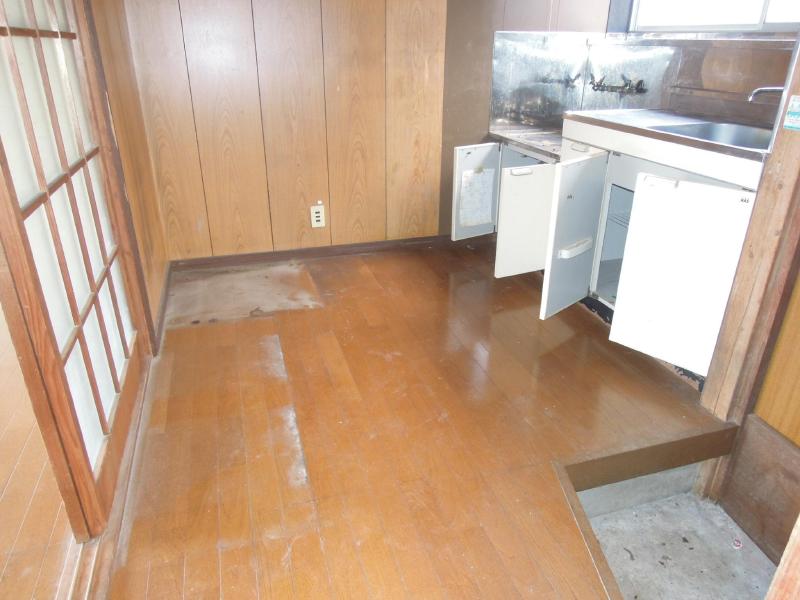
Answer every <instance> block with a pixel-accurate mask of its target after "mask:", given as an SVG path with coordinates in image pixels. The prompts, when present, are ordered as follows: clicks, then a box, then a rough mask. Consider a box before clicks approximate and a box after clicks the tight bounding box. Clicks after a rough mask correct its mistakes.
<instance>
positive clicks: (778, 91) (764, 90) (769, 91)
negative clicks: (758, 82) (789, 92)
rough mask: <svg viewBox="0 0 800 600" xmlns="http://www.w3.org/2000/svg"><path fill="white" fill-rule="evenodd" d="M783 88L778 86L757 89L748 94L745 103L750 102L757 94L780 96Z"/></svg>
mask: <svg viewBox="0 0 800 600" xmlns="http://www.w3.org/2000/svg"><path fill="white" fill-rule="evenodd" d="M782 93H783V88H782V87H780V86H769V87H759V88H756V89H754V90H753V91H752V92H750V96H748V98H747V101H748V102H752V101H753V100H755V99H756V96H758V95H759V94H782Z"/></svg>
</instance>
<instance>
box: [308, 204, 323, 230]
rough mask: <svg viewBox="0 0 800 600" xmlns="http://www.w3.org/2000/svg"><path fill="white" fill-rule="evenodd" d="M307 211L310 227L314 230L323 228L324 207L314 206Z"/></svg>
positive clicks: (320, 205)
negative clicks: (309, 212)
mask: <svg viewBox="0 0 800 600" xmlns="http://www.w3.org/2000/svg"><path fill="white" fill-rule="evenodd" d="M309 210H310V211H311V227H312V228H314V229H316V228H317V227H325V205H324V204H316V205H314V206H312V207H311V208H310V209H309Z"/></svg>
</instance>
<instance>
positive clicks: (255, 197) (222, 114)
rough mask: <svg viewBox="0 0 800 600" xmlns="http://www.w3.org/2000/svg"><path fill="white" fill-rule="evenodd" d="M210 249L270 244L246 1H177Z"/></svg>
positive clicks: (256, 249) (253, 248)
mask: <svg viewBox="0 0 800 600" xmlns="http://www.w3.org/2000/svg"><path fill="white" fill-rule="evenodd" d="M180 11H181V18H182V20H183V38H184V45H185V48H186V62H187V64H188V67H189V83H190V88H191V93H192V106H193V107H194V120H195V129H196V131H197V145H198V147H199V150H200V165H201V167H202V172H203V187H204V189H205V198H206V210H207V212H208V228H209V233H210V235H211V250H212V253H213V254H239V253H242V252H262V251H266V250H272V227H271V225H270V218H269V195H268V192H267V172H266V168H265V161H264V138H263V135H262V129H261V106H260V99H259V90H258V71H257V68H256V48H255V40H254V38H253V34H252V31H253V18H252V7H251V5H250V0H227V1H226V2H218V1H217V0H180Z"/></svg>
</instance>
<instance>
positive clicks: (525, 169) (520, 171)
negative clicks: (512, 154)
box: [511, 167, 533, 177]
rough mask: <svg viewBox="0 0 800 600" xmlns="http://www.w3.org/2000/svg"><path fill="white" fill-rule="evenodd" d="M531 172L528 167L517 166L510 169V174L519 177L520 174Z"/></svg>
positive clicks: (529, 173)
mask: <svg viewBox="0 0 800 600" xmlns="http://www.w3.org/2000/svg"><path fill="white" fill-rule="evenodd" d="M532 173H533V169H532V168H530V167H517V168H515V169H511V174H512V175H513V176H514V177H519V176H520V175H531V174H532Z"/></svg>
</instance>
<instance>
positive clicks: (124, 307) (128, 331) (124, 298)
mask: <svg viewBox="0 0 800 600" xmlns="http://www.w3.org/2000/svg"><path fill="white" fill-rule="evenodd" d="M111 275H112V276H113V277H114V289H115V290H116V292H117V303H118V304H119V312H120V313H121V314H122V326H123V327H124V328H125V339H126V340H128V351H130V349H131V347H130V344H131V343H132V342H133V323H132V322H131V312H130V309H129V308H128V292H127V291H126V290H125V282H124V280H123V278H122V271H121V270H120V268H119V259H117V260H115V261H114V264H113V265H111Z"/></svg>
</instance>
